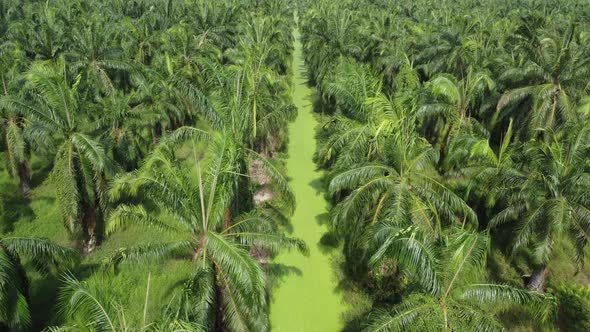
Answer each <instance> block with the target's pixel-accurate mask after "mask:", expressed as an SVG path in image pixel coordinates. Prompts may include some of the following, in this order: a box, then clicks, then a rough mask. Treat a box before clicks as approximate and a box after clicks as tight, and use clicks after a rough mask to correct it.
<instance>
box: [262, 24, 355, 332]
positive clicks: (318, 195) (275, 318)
mask: <svg viewBox="0 0 590 332" xmlns="http://www.w3.org/2000/svg"><path fill="white" fill-rule="evenodd" d="M294 36H295V40H296V41H295V52H294V55H293V61H294V62H293V70H294V82H293V83H294V88H293V101H294V102H295V105H296V106H297V108H298V109H299V115H298V116H297V119H296V120H295V122H293V123H292V124H291V125H290V126H289V158H288V160H287V174H288V175H289V177H290V178H291V179H292V180H291V182H290V184H291V187H292V189H293V191H294V192H295V196H296V199H297V209H296V210H295V214H294V215H293V218H292V220H291V222H292V224H293V234H292V235H293V236H296V237H298V238H300V239H303V240H304V241H305V242H306V243H307V246H308V247H309V249H310V253H309V256H308V257H305V256H303V255H301V254H300V253H297V252H293V253H284V254H281V255H280V256H279V257H278V258H277V259H276V260H275V263H280V264H284V265H287V266H292V267H294V268H296V269H298V270H299V271H300V273H291V274H289V275H287V276H286V277H285V278H284V279H283V280H282V281H281V282H280V283H279V286H278V287H276V288H275V289H274V290H273V301H272V303H271V308H270V319H271V326H272V331H275V332H292V331H293V332H303V331H305V332H315V331H325V332H331V331H339V330H341V329H342V326H343V324H342V322H341V314H342V313H343V311H344V310H345V308H346V307H345V304H344V302H343V300H342V297H341V295H340V294H339V293H338V292H337V290H336V288H337V286H338V280H337V277H336V275H335V273H334V264H333V263H332V262H333V258H332V256H331V254H330V253H327V252H326V251H325V250H322V249H321V248H320V245H319V242H320V238H321V237H322V235H324V234H325V233H326V231H327V228H326V226H325V225H322V224H321V223H320V220H321V217H322V216H325V214H326V212H327V209H328V205H327V202H326V201H325V200H324V197H323V193H322V192H321V191H320V190H321V187H320V185H319V183H320V179H321V173H320V172H319V171H317V170H316V165H315V164H314V162H313V154H314V151H315V148H316V140H315V135H314V134H315V131H314V130H315V127H316V124H317V120H316V119H315V117H314V115H313V113H312V104H311V96H312V93H313V91H312V90H311V89H310V88H309V87H308V86H307V80H306V70H305V65H304V61H303V55H302V49H301V43H300V41H299V33H298V32H297V31H295V34H294Z"/></svg>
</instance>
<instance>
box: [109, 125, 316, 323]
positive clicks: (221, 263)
mask: <svg viewBox="0 0 590 332" xmlns="http://www.w3.org/2000/svg"><path fill="white" fill-rule="evenodd" d="M216 136H217V135H215V136H213V137H211V136H209V134H206V133H205V132H202V131H200V130H197V129H193V128H181V129H178V130H177V131H175V132H174V133H173V134H172V135H171V136H169V138H168V139H167V140H165V141H164V142H163V143H162V144H161V145H160V146H159V147H158V148H157V149H155V151H154V152H153V153H152V154H151V155H150V157H148V159H147V160H146V161H145V163H144V165H143V166H142V167H141V168H140V169H139V170H138V171H136V172H133V173H131V174H128V175H126V176H124V177H121V178H118V179H117V180H116V181H115V184H114V188H113V191H112V197H113V198H114V199H119V198H120V196H121V195H124V194H129V193H131V194H137V195H139V196H140V198H141V199H140V201H141V202H143V203H145V204H143V205H141V204H140V205H129V204H122V205H120V206H119V207H118V208H117V209H116V210H115V211H114V212H113V214H112V215H111V216H110V218H109V223H108V225H107V231H108V232H112V231H114V230H116V229H117V228H119V227H121V226H123V225H125V224H128V223H136V224H143V225H146V226H151V227H160V228H162V229H165V230H169V231H173V232H176V233H177V234H178V241H174V242H171V243H160V244H153V245H148V246H147V247H141V248H128V249H122V250H121V251H120V253H119V254H118V255H117V256H115V257H114V258H113V261H114V262H115V263H116V262H118V261H121V260H135V261H141V260H144V259H150V258H152V259H153V258H164V257H174V256H177V255H182V256H185V257H187V258H188V259H191V260H192V261H193V262H194V264H195V274H194V275H193V277H192V278H191V281H190V282H189V284H188V290H187V292H188V293H189V295H190V296H187V298H186V300H187V301H189V308H192V309H191V310H189V311H188V312H187V313H185V314H186V315H187V316H190V317H191V321H194V322H197V323H199V324H200V325H202V326H204V327H205V329H221V328H226V329H229V330H232V331H244V330H255V331H264V330H267V329H268V319H267V305H268V304H267V299H266V288H265V278H264V273H263V270H262V268H261V267H260V265H259V264H258V263H257V262H256V260H255V259H254V257H252V256H251V255H250V254H249V253H248V249H250V248H251V247H252V246H256V247H258V248H263V249H265V250H268V251H269V252H271V253H276V252H277V251H278V250H279V249H281V248H292V249H297V250H300V251H303V252H305V245H304V244H303V243H302V242H301V241H299V240H295V239H291V238H287V237H285V236H283V235H281V234H278V233H277V232H276V223H274V222H273V220H272V218H271V215H272V214H271V213H269V212H267V211H265V210H264V209H255V210H249V211H244V212H242V213H241V214H240V215H236V216H235V217H233V220H232V221H231V222H226V217H225V216H226V212H227V211H228V209H230V205H231V204H232V202H233V199H234V195H235V192H234V190H235V183H236V181H238V180H239V179H238V178H239V177H242V176H243V174H242V173H240V169H239V168H237V167H236V165H237V164H236V162H235V160H234V158H236V154H235V152H236V150H235V148H234V147H233V146H232V145H233V144H234V142H235V141H233V140H230V139H228V138H226V137H224V136H223V135H221V136H219V137H216ZM188 137H191V138H190V139H188V142H189V143H190V142H193V153H194V156H193V158H192V160H191V161H190V164H192V165H190V168H185V167H182V166H181V165H180V164H181V163H180V161H179V160H178V159H176V158H175V157H174V155H175V153H174V149H175V148H174V144H173V143H171V142H174V141H176V142H180V141H185V142H186V141H187V140H186V138H188ZM207 137H210V138H209V139H208V142H207V144H208V148H207V151H206V152H205V159H204V160H203V159H202V158H200V157H198V154H200V152H199V151H197V147H196V145H194V143H195V139H198V140H200V139H207ZM148 203H149V204H155V206H157V207H158V209H159V210H160V213H157V214H156V213H149V212H148V211H147V210H146V204H148ZM167 215H168V216H171V217H172V219H170V220H169V221H167V218H165V216H167Z"/></svg>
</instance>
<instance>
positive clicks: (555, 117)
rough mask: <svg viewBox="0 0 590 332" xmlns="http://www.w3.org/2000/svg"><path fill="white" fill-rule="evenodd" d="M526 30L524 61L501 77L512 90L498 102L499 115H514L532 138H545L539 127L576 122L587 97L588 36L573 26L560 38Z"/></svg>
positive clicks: (550, 127) (523, 43)
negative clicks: (577, 108) (579, 104)
mask: <svg viewBox="0 0 590 332" xmlns="http://www.w3.org/2000/svg"><path fill="white" fill-rule="evenodd" d="M521 30H523V29H521ZM524 31H528V33H527V34H522V33H521V35H519V36H521V38H522V39H523V40H526V42H525V41H523V42H522V43H521V44H520V45H519V48H520V49H521V50H522V51H521V52H522V55H521V57H522V58H521V59H518V60H519V62H517V63H516V64H515V66H509V67H508V68H507V69H506V70H505V71H504V73H503V74H502V75H501V77H500V80H502V81H503V82H505V84H506V85H507V86H508V89H507V91H506V92H505V93H504V94H503V95H502V98H501V99H500V100H499V101H498V104H497V114H496V116H497V117H498V118H502V117H505V116H506V115H510V116H513V117H514V118H515V119H517V120H518V121H519V122H522V123H523V125H522V126H519V127H522V128H523V130H525V129H526V131H525V132H524V133H525V134H526V135H527V136H529V137H530V136H532V135H543V132H542V131H538V130H537V129H539V128H542V129H552V128H555V127H557V126H559V125H560V124H563V123H564V122H565V121H567V120H573V119H576V116H577V115H576V113H575V111H574V108H575V107H574V105H575V104H576V102H577V101H579V100H580V99H581V97H583V96H584V95H583V93H582V92H583V90H584V89H585V88H586V83H587V82H586V80H585V77H586V74H587V72H588V52H589V50H588V49H587V47H585V46H584V45H585V43H586V41H585V39H584V38H585V35H583V34H577V33H576V29H575V26H573V25H572V26H570V27H569V28H568V29H567V31H565V33H563V34H557V35H555V34H545V33H543V34H541V32H538V31H530V28H529V29H526V30H524ZM520 107H524V108H526V109H527V110H528V112H521V108H520ZM525 124H526V125H525Z"/></svg>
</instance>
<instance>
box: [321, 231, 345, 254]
mask: <svg viewBox="0 0 590 332" xmlns="http://www.w3.org/2000/svg"><path fill="white" fill-rule="evenodd" d="M339 247H340V240H339V239H338V236H337V235H336V234H334V233H333V232H326V233H324V235H322V237H321V238H320V241H319V242H318V249H320V251H321V252H322V253H323V254H331V253H332V252H334V250H336V249H338V248H339Z"/></svg>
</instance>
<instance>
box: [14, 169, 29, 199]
mask: <svg viewBox="0 0 590 332" xmlns="http://www.w3.org/2000/svg"><path fill="white" fill-rule="evenodd" d="M17 171H18V178H19V180H20V190H21V192H22V193H23V194H24V195H27V194H28V193H29V192H30V191H31V168H30V167H29V163H28V162H26V161H21V162H19V163H18V170H17Z"/></svg>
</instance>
